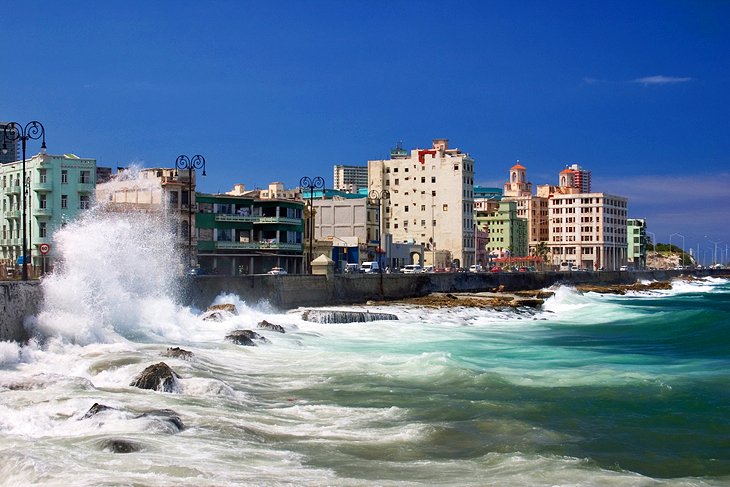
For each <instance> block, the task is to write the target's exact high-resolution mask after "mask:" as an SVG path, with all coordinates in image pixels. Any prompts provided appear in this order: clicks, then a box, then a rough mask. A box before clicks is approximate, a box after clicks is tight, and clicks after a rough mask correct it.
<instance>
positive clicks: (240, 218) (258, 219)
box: [215, 213, 302, 225]
mask: <svg viewBox="0 0 730 487" xmlns="http://www.w3.org/2000/svg"><path fill="white" fill-rule="evenodd" d="M215 221H217V222H242V223H253V224H256V225H261V224H269V223H278V224H284V225H301V224H302V219H301V218H287V217H283V216H253V215H231V214H227V213H226V214H223V213H216V214H215Z"/></svg>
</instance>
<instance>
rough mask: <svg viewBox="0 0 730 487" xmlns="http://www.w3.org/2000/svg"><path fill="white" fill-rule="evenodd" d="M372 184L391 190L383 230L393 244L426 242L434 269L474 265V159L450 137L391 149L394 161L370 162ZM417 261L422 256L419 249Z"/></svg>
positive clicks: (427, 256)
mask: <svg viewBox="0 0 730 487" xmlns="http://www.w3.org/2000/svg"><path fill="white" fill-rule="evenodd" d="M368 180H369V184H368V187H369V189H370V190H376V191H378V192H381V193H382V191H383V190H387V191H388V192H389V193H390V199H389V200H387V201H386V202H385V206H384V207H385V225H384V232H385V233H388V234H391V235H392V239H393V242H395V243H407V244H411V245H412V244H416V245H422V246H423V247H424V248H425V250H426V251H425V253H424V260H425V262H413V263H416V264H422V265H423V264H426V265H432V266H434V267H449V266H452V265H453V266H456V267H467V268H468V267H469V266H470V265H472V264H474V260H475V253H474V244H475V238H474V234H475V225H474V160H473V159H472V158H471V156H469V154H467V153H464V152H462V151H460V150H459V149H452V148H449V143H448V139H434V140H433V142H432V145H431V147H430V148H428V149H412V150H410V151H407V150H405V149H403V148H402V147H400V145H399V146H398V147H396V148H395V149H392V150H391V152H390V159H385V160H371V161H368ZM413 258H414V259H418V258H420V256H418V254H416V253H414V255H413Z"/></svg>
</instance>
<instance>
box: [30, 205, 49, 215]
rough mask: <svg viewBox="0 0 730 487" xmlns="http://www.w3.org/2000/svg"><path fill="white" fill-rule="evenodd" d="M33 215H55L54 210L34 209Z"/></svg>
mask: <svg viewBox="0 0 730 487" xmlns="http://www.w3.org/2000/svg"><path fill="white" fill-rule="evenodd" d="M31 213H33V216H51V215H53V210H52V209H51V208H48V207H46V208H33V210H32V211H31Z"/></svg>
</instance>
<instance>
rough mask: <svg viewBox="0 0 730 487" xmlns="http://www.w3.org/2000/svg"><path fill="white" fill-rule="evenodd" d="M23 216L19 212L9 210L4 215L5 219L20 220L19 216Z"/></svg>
mask: <svg viewBox="0 0 730 487" xmlns="http://www.w3.org/2000/svg"><path fill="white" fill-rule="evenodd" d="M22 214H23V212H22V211H20V210H10V211H8V212H6V213H5V217H6V218H20V216H21V215H22Z"/></svg>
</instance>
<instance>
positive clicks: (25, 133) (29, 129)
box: [2, 120, 46, 281]
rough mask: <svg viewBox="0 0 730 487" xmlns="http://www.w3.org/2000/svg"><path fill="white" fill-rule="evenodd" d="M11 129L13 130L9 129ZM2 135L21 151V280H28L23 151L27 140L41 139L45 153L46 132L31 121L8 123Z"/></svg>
mask: <svg viewBox="0 0 730 487" xmlns="http://www.w3.org/2000/svg"><path fill="white" fill-rule="evenodd" d="M11 127H13V128H11ZM3 131H4V135H5V140H9V141H11V142H15V141H17V140H20V143H21V146H22V151H23V166H22V171H23V178H22V187H23V195H22V197H23V270H22V275H23V280H24V281H27V280H28V241H27V233H28V232H27V219H26V213H27V208H26V189H25V181H26V180H25V177H26V176H25V149H26V143H27V142H28V141H29V140H31V139H32V140H38V139H42V140H43V142H42V143H41V151H43V152H45V150H46V130H45V128H43V125H42V124H41V123H40V122H37V121H35V120H34V121H32V122H28V123H27V124H26V125H25V126H23V125H21V124H19V123H17V122H10V123H9V124H7V125H6V126H5V129H4V130H3ZM2 150H3V153H4V154H7V152H8V147H7V144H6V143H5V142H3V149H2Z"/></svg>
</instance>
